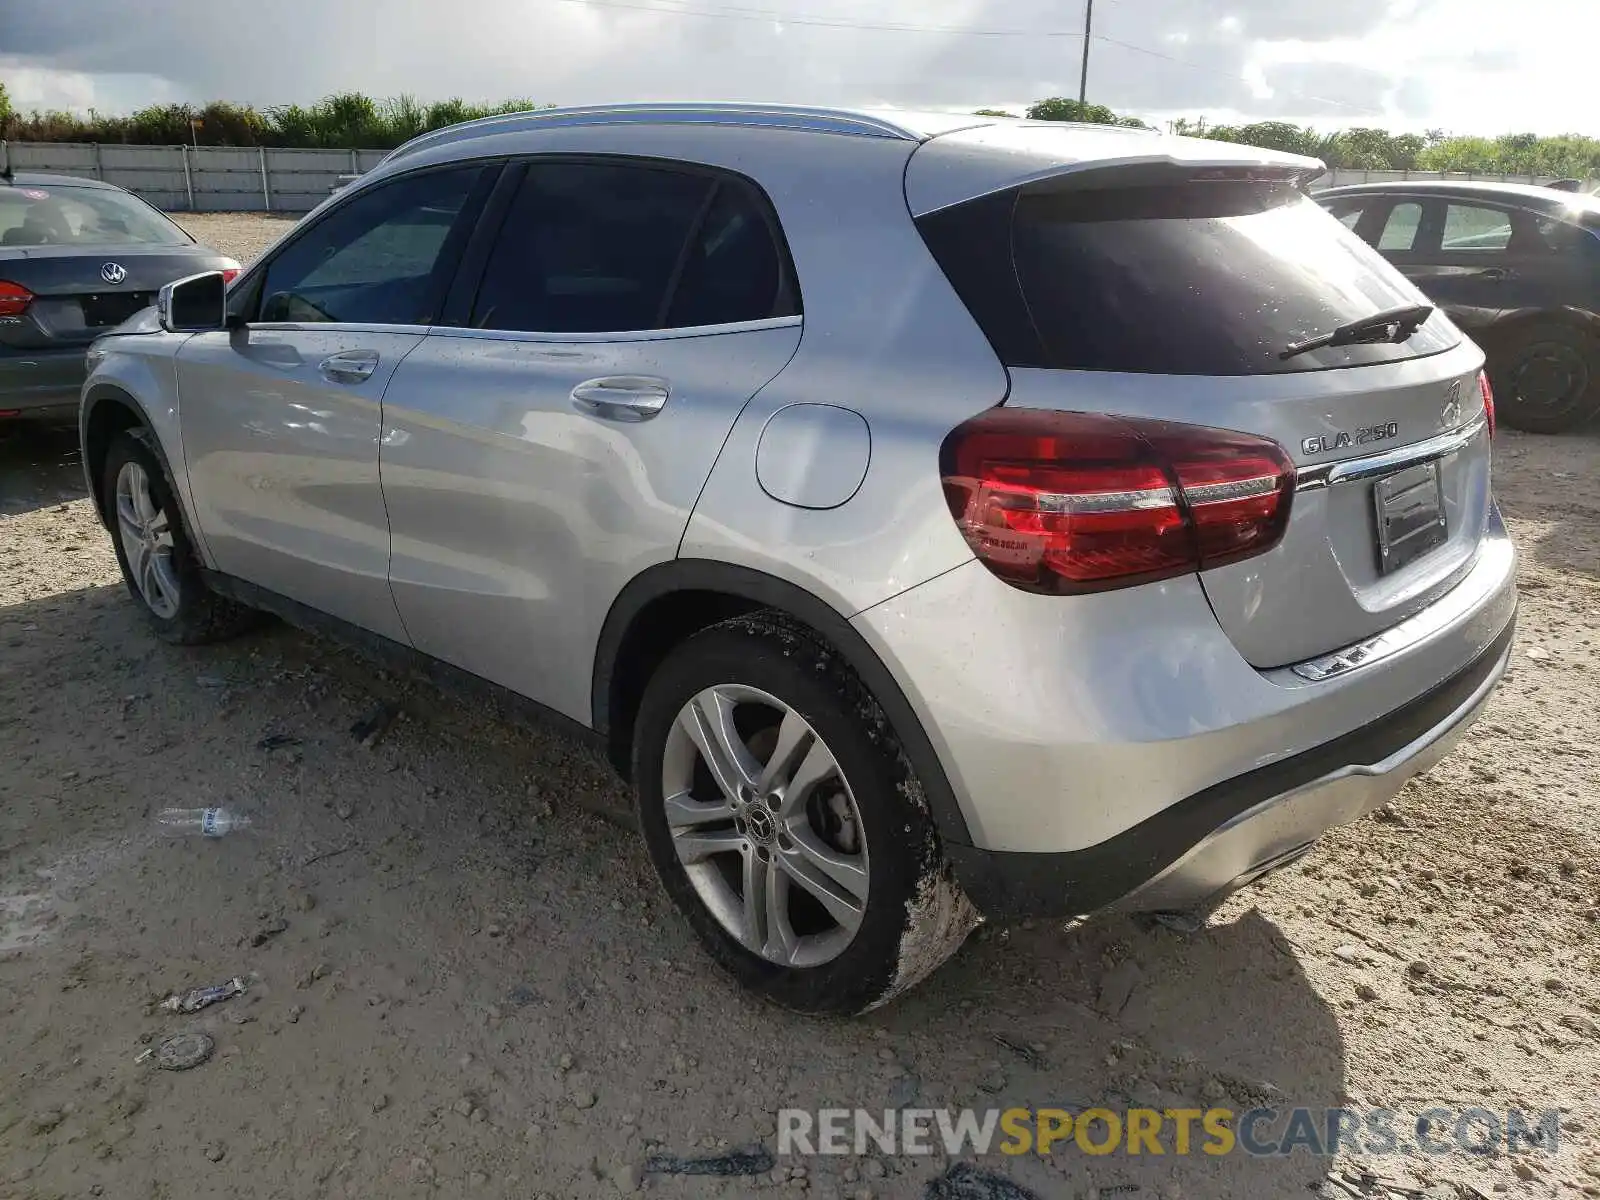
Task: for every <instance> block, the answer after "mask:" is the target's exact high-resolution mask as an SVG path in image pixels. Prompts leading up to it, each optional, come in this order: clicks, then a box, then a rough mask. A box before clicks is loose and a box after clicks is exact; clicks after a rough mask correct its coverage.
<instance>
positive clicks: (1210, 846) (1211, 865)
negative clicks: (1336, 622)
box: [947, 619, 1516, 918]
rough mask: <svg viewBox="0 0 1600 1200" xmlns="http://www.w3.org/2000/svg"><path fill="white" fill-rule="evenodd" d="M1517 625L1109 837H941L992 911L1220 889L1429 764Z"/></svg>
mask: <svg viewBox="0 0 1600 1200" xmlns="http://www.w3.org/2000/svg"><path fill="white" fill-rule="evenodd" d="M1515 632H1516V621H1515V619H1513V620H1512V621H1511V622H1510V623H1508V624H1507V625H1506V627H1505V629H1504V631H1503V632H1502V633H1501V634H1500V636H1499V637H1498V638H1496V639H1495V641H1494V642H1493V643H1492V644H1491V645H1490V646H1489V648H1488V649H1487V650H1485V651H1484V652H1483V653H1482V654H1481V655H1480V656H1479V657H1478V658H1477V660H1476V661H1474V662H1473V663H1471V664H1470V665H1468V666H1467V667H1466V668H1465V669H1463V670H1462V671H1461V672H1460V673H1458V674H1457V675H1455V676H1454V677H1453V678H1451V679H1447V680H1446V681H1445V682H1444V683H1442V684H1440V685H1438V686H1437V687H1435V688H1433V689H1432V690H1431V691H1429V692H1427V693H1425V694H1423V695H1422V696H1419V697H1418V698H1417V699H1416V700H1414V701H1412V702H1411V703H1410V704H1407V705H1406V706H1404V707H1403V708H1400V709H1398V710H1396V711H1395V712H1392V713H1389V714H1387V715H1385V716H1383V717H1380V718H1379V719H1378V720H1376V721H1374V722H1372V723H1371V724H1370V725H1366V726H1364V727H1363V728H1360V729H1357V730H1354V731H1353V732H1351V733H1348V734H1346V735H1344V736H1343V737H1340V738H1337V739H1335V740H1334V741H1331V742H1329V743H1327V744H1326V745H1323V746H1319V747H1317V748H1316V749H1314V750H1310V751H1307V752H1305V753H1302V754H1297V755H1295V756H1294V757H1292V758H1287V759H1282V760H1280V761H1278V762H1275V763H1273V764H1271V765H1270V766H1267V767H1262V768H1260V769H1259V770H1255V771H1251V772H1248V773H1247V774H1245V775H1241V776H1239V777H1238V778H1235V779H1230V780H1227V781H1226V782H1224V783H1220V784H1217V785H1216V786H1214V787H1210V788H1207V789H1206V790H1205V791H1203V792H1199V793H1197V794H1195V795H1193V796H1190V797H1189V798H1188V799H1186V800H1183V801H1180V802H1179V803H1178V804H1175V805H1173V806H1172V807H1171V808H1168V809H1164V810H1163V811H1161V812H1159V813H1157V814H1156V815H1154V816H1152V817H1149V818H1147V819H1146V820H1144V821H1141V822H1140V823H1139V824H1138V825H1135V826H1133V827H1132V828H1130V829H1128V830H1126V831H1125V832H1123V833H1121V834H1119V835H1118V836H1116V837H1114V838H1111V839H1110V840H1108V841H1106V842H1102V843H1100V844H1098V845H1095V846H1090V847H1087V848H1085V849H1083V850H1077V851H1068V852H1066V853H1058V854H1028V853H1017V852H1007V851H994V850H977V849H974V848H973V847H970V846H950V847H947V850H948V852H949V854H950V857H951V860H952V863H953V865H954V866H955V869H956V872H957V876H958V878H959V879H960V880H961V882H962V885H963V886H964V887H965V888H966V890H967V894H968V895H969V896H970V897H971V899H972V902H973V903H974V904H976V905H977V906H978V908H979V910H980V911H982V912H983V913H984V914H985V915H986V916H989V917H993V918H1010V917H1018V916H1052V917H1053V916H1080V915H1085V914H1088V913H1093V912H1096V911H1099V910H1103V909H1107V908H1113V909H1120V910H1126V911H1142V912H1149V911H1161V910H1171V909H1182V908H1190V907H1194V906H1197V905H1202V904H1205V903H1208V902H1211V901H1214V900H1217V899H1220V898H1221V897H1222V896H1225V895H1227V894H1228V893H1229V892H1231V891H1233V890H1235V889H1236V888H1238V887H1242V886H1244V885H1246V884H1248V883H1251V882H1253V881H1254V880H1256V879H1258V878H1260V877H1261V876H1262V875H1263V874H1265V873H1266V872H1268V871H1270V870H1272V869H1273V868H1275V867H1277V866H1280V865H1282V864H1284V863H1286V862H1289V861H1292V860H1293V859H1295V858H1297V857H1298V856H1299V855H1300V854H1301V853H1303V852H1304V851H1305V850H1306V849H1307V848H1308V847H1309V846H1310V844H1311V843H1312V842H1314V841H1315V840H1316V839H1317V838H1318V837H1320V836H1321V835H1322V834H1323V833H1325V832H1326V831H1327V830H1328V829H1330V828H1332V827H1334V826H1336V825H1343V824H1346V823H1348V822H1350V821H1354V820H1356V819H1357V818H1359V817H1361V816H1363V815H1364V814H1366V813H1369V812H1371V811H1372V810H1373V809H1375V808H1378V807H1379V806H1381V805H1383V804H1385V803H1387V802H1388V801H1389V800H1390V799H1392V798H1393V797H1394V795H1395V794H1396V793H1397V792H1399V790H1400V789H1401V787H1403V786H1404V785H1405V783H1406V781H1407V780H1409V779H1411V778H1412V777H1414V776H1416V775H1420V774H1421V773H1423V772H1424V771H1427V770H1428V769H1430V768H1431V767H1433V766H1434V765H1435V764H1436V763H1438V761H1439V760H1440V759H1442V758H1443V757H1444V756H1445V755H1446V754H1447V753H1449V751H1450V749H1451V747H1452V746H1454V745H1455V744H1456V742H1457V741H1458V740H1459V739H1460V738H1461V736H1462V734H1464V733H1465V732H1466V731H1467V729H1468V728H1469V727H1470V726H1471V724H1472V723H1473V721H1475V720H1476V719H1477V717H1478V714H1479V713H1480V712H1481V711H1482V709H1483V707H1484V705H1485V704H1487V703H1488V700H1489V695H1490V693H1491V692H1492V691H1493V690H1494V687H1495V685H1496V684H1497V683H1498V682H1499V681H1500V677H1501V676H1502V675H1503V674H1505V670H1506V664H1507V662H1508V661H1509V659H1510V655H1511V642H1512V638H1513V636H1514V635H1515Z"/></svg>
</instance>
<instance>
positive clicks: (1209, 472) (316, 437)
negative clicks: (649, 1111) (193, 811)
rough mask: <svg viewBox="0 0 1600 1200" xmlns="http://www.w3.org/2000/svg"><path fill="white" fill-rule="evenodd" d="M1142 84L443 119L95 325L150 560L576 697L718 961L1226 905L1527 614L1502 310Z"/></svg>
mask: <svg viewBox="0 0 1600 1200" xmlns="http://www.w3.org/2000/svg"><path fill="white" fill-rule="evenodd" d="M1319 169H1320V164H1317V163H1315V162H1313V161H1310V160H1307V159H1302V158H1296V157H1292V156H1287V155H1282V154H1276V153H1272V152H1268V151H1259V150H1255V149H1252V148H1249V147H1243V146H1232V145H1220V144H1213V143H1209V142H1204V141H1194V140H1187V139H1181V138H1172V137H1166V136H1161V135H1157V134H1153V133H1144V132H1137V131H1129V130H1124V129H1106V128H1098V127H1085V126H1074V125H1062V124H1036V123H1030V122H1024V121H1012V120H991V119H987V118H982V117H954V116H949V115H915V114H907V113H890V114H882V113H867V112H844V111H833V110H821V109H800V108H785V107H741V106H725V105H668V106H622V107H612V108H592V109H565V110H563V109H554V110H547V111H542V112H530V113H523V114H518V115H514V116H507V117H497V118H491V119H489V120H485V121H478V122H473V123H471V124H467V125H461V126H456V127H453V128H450V129H445V130H441V131H439V132H436V133H431V134H428V135H426V136H423V137H421V138H418V139H417V140H415V141H413V142H411V143H410V144H408V145H406V146H404V147H402V148H401V149H399V150H397V151H395V152H394V153H393V154H392V155H390V156H389V158H388V159H387V160H385V162H384V163H383V165H382V166H380V167H379V168H378V169H376V170H375V171H373V172H371V173H370V174H369V175H367V176H365V177H363V178H362V179H361V180H360V181H359V182H358V183H356V184H355V185H354V186H352V187H349V188H348V189H345V190H343V191H341V192H339V193H338V194H337V195H336V196H334V197H331V198H330V199H329V200H328V201H326V202H325V203H324V204H323V205H322V206H321V207H320V208H319V209H318V210H317V211H315V212H313V213H312V214H311V215H309V216H308V217H306V218H305V219H304V220H303V221H301V222H300V223H299V224H298V225H297V226H295V228H294V229H293V230H291V231H290V232H289V233H288V234H287V235H286V236H285V237H284V238H283V239H282V240H281V241H280V242H279V243H278V244H277V245H275V246H274V247H273V248H272V249H270V250H269V251H267V252H266V253H265V254H264V255H263V256H262V257H261V258H260V259H259V260H258V261H257V262H256V263H255V264H253V265H252V266H251V267H250V268H249V270H247V271H246V272H245V273H244V274H243V275H242V276H240V277H239V278H238V279H237V280H236V281H234V283H233V284H232V285H231V286H228V287H227V288H226V289H225V288H224V285H223V281H222V278H221V276H220V275H217V274H210V275H200V276H196V277H193V278H190V279H187V280H184V281H182V282H180V283H177V284H174V285H170V286H169V287H168V288H167V289H165V290H164V291H163V293H162V296H161V302H160V304H159V306H158V307H157V309H155V310H151V311H148V312H146V313H144V314H142V315H140V316H139V317H136V318H134V319H133V320H132V321H131V322H130V323H129V324H127V325H125V326H123V327H121V328H120V329H118V330H117V331H116V332H115V333H114V334H113V335H111V336H108V337H106V338H103V339H102V340H100V341H99V342H98V343H97V344H96V345H95V347H94V349H93V351H92V353H91V360H92V373H91V375H90V377H89V379H88V381H87V383H86V384H85V387H84V391H83V400H82V413H81V423H82V436H83V442H84V449H85V455H84V461H85V463H86V467H87V471H88V475H89V483H90V486H91V489H92V492H93V494H94V496H95V498H96V501H97V503H98V504H99V506H100V512H101V515H102V517H103V518H104V520H105V522H106V524H107V527H108V529H109V530H110V532H111V536H112V537H113V539H114V540H115V543H116V548H117V554H118V558H119V560H120V561H121V563H122V567H123V570H124V572H125V574H126V576H127V581H128V585H129V590H130V591H131V592H132V594H133V596H134V597H135V598H136V599H138V600H139V601H140V602H142V603H143V605H144V606H145V607H146V608H147V609H148V611H149V616H150V620H151V622H152V624H153V626H154V629H155V630H156V632H157V633H158V634H159V635H161V636H163V637H165V638H167V639H168V640H171V641H174V642H194V641H200V640H204V639H209V638H214V637H218V636H221V635H223V634H226V633H230V632H235V631H238V630H239V629H241V628H243V627H244V626H245V625H246V624H248V623H249V621H250V619H251V616H252V614H253V612H254V611H255V610H267V611H269V612H273V613H276V614H278V615H280V616H282V617H285V618H287V619H288V620H290V621H293V622H295V623H298V624H301V625H304V626H307V627H309V628H312V629H314V630H319V631H322V632H324V633H328V634H332V635H334V636H337V637H342V638H344V639H346V640H348V641H351V642H353V643H354V644H356V645H358V646H360V647H363V648H365V649H366V650H368V651H370V652H373V653H376V654H379V655H382V656H385V657H388V658H392V659H396V660H400V661H404V662H409V663H412V664H414V665H419V666H421V667H422V668H423V669H425V670H426V672H427V674H428V675H429V676H430V677H432V678H434V679H437V680H440V681H442V682H444V683H447V684H457V685H460V686H462V687H463V688H466V689H469V690H471V691H473V692H474V693H475V694H478V695H482V696H485V697H487V698H490V699H495V700H498V701H504V702H508V703H512V704H513V706H515V707H520V708H526V709H529V710H532V711H538V712H542V713H546V714H553V715H555V716H556V717H558V718H561V719H564V721H565V723H567V724H569V725H571V726H573V727H575V728H577V729H579V730H581V731H582V732H583V734H584V735H585V736H587V737H589V738H592V739H593V740H595V741H596V742H597V743H598V744H599V745H600V746H601V747H603V748H604V750H605V751H606V752H607V753H608V755H609V756H610V759H611V761H612V762H613V763H614V764H615V765H616V767H617V769H618V770H619V771H620V772H622V773H623V774H624V775H625V776H626V777H627V778H628V779H629V780H631V782H632V785H633V788H634V791H635V794H636V797H637V814H638V821H639V825H640V827H641V828H642V830H643V834H644V837H645V839H646V841H647V843H648V846H649V851H650V854H651V857H652V859H653V860H654V863H655V865H656V867H657V869H658V870H659V872H660V875H661V880H662V883H663V885H664V887H665V888H666V890H667V892H668V893H669V894H670V895H671V897H672V899H673V900H674V901H675V902H676V903H677V905H678V906H679V907H680V908H681V909H682V911H683V913H684V915H685V917H686V918H687V920H688V921H689V923H690V924H691V925H692V926H693V928H694V929H695V931H696V933H697V934H698V935H699V937H700V938H701V939H702V940H703V941H704V943H705V945H706V946H707V948H708V949H709V951H710V953H711V955H712V956H713V957H714V958H715V959H716V960H717V961H718V962H720V963H721V964H722V965H723V966H724V967H726V968H727V969H728V970H729V971H731V972H732V973H733V974H734V975H735V976H736V977H737V978H738V979H739V980H740V981H742V982H743V983H744V984H745V985H747V986H748V987H750V988H752V989H753V990H755V991H756V992H758V993H760V994H762V995H764V996H767V997H769V998H771V999H772V1000H775V1001H777V1002H778V1003H780V1004H784V1005H788V1006H790V1007H792V1008H796V1009H801V1010H805V1011H809V1012H834V1013H839V1012H857V1011H861V1010H863V1009H867V1008H870V1007H873V1006H874V1005H878V1004H881V1003H883V1002H884V1001H886V1000H888V999H889V998H891V997H893V996H894V995H896V994H897V993H898V992H900V991H902V990H903V989H905V988H907V987H909V986H910V985H912V984H914V983H915V982H917V981H918V980H919V979H921V978H922V977H924V976H925V975H927V974H928V973H929V972H930V971H932V970H933V969H934V968H935V967H936V966H938V964H939V963H940V962H942V961H943V960H944V959H945V958H946V957H948V956H949V955H950V954H951V953H952V952H953V951H954V950H955V948H956V947H957V946H958V945H959V944H960V943H961V941H962V939H963V938H964V937H965V936H966V934H967V933H968V931H969V930H970V929H971V928H972V926H973V925H974V924H975V923H976V922H977V921H979V920H980V919H981V918H982V917H990V918H1009V917H1015V916H1021V915H1036V916H1065V917H1076V916H1084V915H1089V914H1094V913H1097V912H1101V911H1105V910H1112V909H1123V910H1143V911H1161V910H1178V909H1195V908H1204V907H1205V906H1207V905H1209V904H1211V903H1213V902H1214V901H1215V900H1216V899H1217V898H1219V897H1221V896H1223V895H1225V894H1227V893H1228V892H1229V891H1231V890H1233V889H1235V888H1237V887H1240V886H1242V885H1244V884H1246V883H1248V882H1250V881H1251V880H1253V879H1255V878H1258V877H1259V876H1261V875H1262V874H1263V873H1265V872H1267V871H1269V870H1271V869H1272V868H1273V867H1275V866H1278V865H1280V864H1283V863H1285V862H1288V861H1290V860H1292V859H1294V858H1295V857H1297V856H1298V855H1300V854H1301V853H1303V852H1304V851H1305V850H1306V849H1307V848H1308V847H1310V846H1311V844H1312V843H1313V842H1314V841H1315V840H1316V839H1317V837H1318V836H1319V835H1320V834H1321V833H1323V832H1324V831H1325V830H1326V829H1328V828H1329V827H1331V826H1333V825H1336V824H1338V823H1341V822H1347V821H1351V820H1353V819H1355V818H1356V817H1359V816H1360V815H1361V814H1362V813H1365V812H1367V811H1369V810H1370V809H1372V808H1373V807H1374V806H1376V805H1379V804H1382V803H1383V802H1385V801H1386V800H1388V799H1389V798H1390V797H1392V796H1393V795H1394V794H1395V792H1396V791H1397V790H1398V789H1399V788H1400V786H1401V784H1402V783H1403V782H1404V781H1405V780H1406V779H1408V778H1409V777H1411V776H1413V775H1415V774H1417V773H1418V772H1420V771H1423V770H1426V769H1427V768H1428V767H1430V766H1431V765H1432V764H1433V763H1435V762H1436V761H1437V760H1438V759H1439V758H1440V757H1441V756H1442V755H1443V754H1444V753H1445V751H1446V750H1447V749H1448V747H1449V746H1450V745H1451V743H1452V742H1453V741H1454V739H1456V738H1457V737H1459V736H1460V735H1461V733H1462V732H1463V731H1464V730H1465V729H1466V727H1467V726H1468V725H1469V724H1470V723H1471V721H1472V720H1473V718H1474V717H1475V716H1476V715H1477V714H1478V712H1479V711H1480V710H1481V708H1482V706H1483V705H1484V703H1485V701H1486V699H1487V697H1488V695H1489V692H1490V690H1491V689H1492V688H1493V687H1494V685H1495V683H1496V682H1497V680H1498V679H1499V677H1500V675H1501V673H1502V672H1503V671H1504V669H1505V664H1506V660H1507V654H1508V647H1509V643H1510V641H1511V637H1512V630H1513V622H1514V616H1515V607H1516V594H1515V588H1514V582H1513V574H1514V566H1515V554H1514V551H1513V549H1512V546H1511V543H1510V541H1509V540H1508V538H1507V535H1506V531H1505V528H1504V526H1503V524H1502V523H1501V520H1500V517H1499V514H1498V512H1497V510H1496V508H1495V506H1494V503H1493V501H1492V499H1491V497H1490V487H1489V447H1490V438H1491V435H1492V433H1493V406H1492V398H1491V395H1490V392H1489V389H1488V387H1487V385H1486V384H1485V382H1484V378H1483V374H1482V366H1483V356H1482V355H1481V354H1480V352H1479V351H1478V349H1477V347H1475V346H1474V345H1472V344H1471V343H1470V342H1468V341H1467V340H1466V339H1464V338H1463V337H1462V336H1461V334H1460V332H1459V331H1458V330H1457V329H1456V328H1455V327H1454V326H1453V325H1452V324H1451V323H1450V321H1449V320H1448V319H1447V318H1446V317H1445V316H1444V314H1442V313H1440V312H1437V311H1435V310H1434V309H1433V308H1432V307H1431V306H1430V305H1429V304H1428V303H1427V301H1426V300H1425V299H1424V297H1423V296H1422V295H1421V294H1420V293H1419V292H1418V291H1416V289H1415V288H1413V287H1412V286H1411V285H1410V284H1409V283H1407V282H1406V281H1405V280H1404V279H1403V278H1402V277H1401V276H1399V275H1398V274H1396V273H1395V271H1394V270H1393V269H1392V268H1390V267H1389V266H1388V265H1387V264H1386V263H1385V262H1384V261H1383V260H1382V259H1381V258H1380V257H1378V255H1377V254H1376V253H1375V252H1374V251H1373V250H1371V249H1370V248H1368V247H1367V245H1366V244H1365V243H1363V242H1362V241H1361V240H1360V239H1358V238H1356V237H1355V236H1354V235H1353V234H1351V233H1349V232H1348V231H1347V230H1345V229H1344V228H1343V227H1342V226H1341V225H1340V224H1339V222H1338V221H1336V220H1335V219H1334V218H1332V217H1330V216H1328V215H1327V214H1326V213H1325V212H1323V211H1322V210H1321V209H1320V208H1319V207H1318V206H1317V205H1316V204H1315V203H1314V202H1313V201H1312V200H1310V199H1309V198H1308V197H1307V196H1306V195H1305V194H1304V191H1303V185H1304V183H1305V181H1306V180H1307V179H1309V178H1311V177H1312V176H1313V175H1314V174H1315V173H1316V172H1317V171H1318V170H1319Z"/></svg>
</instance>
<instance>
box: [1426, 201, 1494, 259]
mask: <svg viewBox="0 0 1600 1200" xmlns="http://www.w3.org/2000/svg"><path fill="white" fill-rule="evenodd" d="M1511 234H1512V229H1511V214H1510V213H1508V212H1506V211H1505V210H1504V209H1500V208H1481V207H1479V206H1478V205H1476V204H1447V205H1446V206H1445V210H1444V235H1443V237H1442V238H1441V239H1440V247H1439V248H1440V249H1441V250H1448V251H1450V252H1451V253H1452V254H1455V253H1459V252H1461V251H1471V250H1482V251H1484V252H1485V253H1493V252H1496V251H1502V250H1505V249H1507V248H1508V247H1509V246H1510V245H1511Z"/></svg>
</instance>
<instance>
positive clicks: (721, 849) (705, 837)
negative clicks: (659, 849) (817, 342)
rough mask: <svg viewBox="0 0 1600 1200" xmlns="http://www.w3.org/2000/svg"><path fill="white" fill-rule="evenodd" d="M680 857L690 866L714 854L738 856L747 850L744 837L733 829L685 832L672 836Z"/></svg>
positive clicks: (691, 830) (690, 830)
mask: <svg viewBox="0 0 1600 1200" xmlns="http://www.w3.org/2000/svg"><path fill="white" fill-rule="evenodd" d="M672 844H673V845H674V846H676V847H677V848H678V857H679V858H680V859H681V860H683V863H684V865H686V866H688V865H691V864H694V863H698V862H704V861H705V860H706V859H708V858H710V857H711V856H712V855H713V854H737V853H739V852H740V851H741V850H743V849H744V848H745V844H746V843H745V839H744V835H743V834H741V833H738V832H736V831H735V830H732V829H712V830H694V829H689V830H685V831H684V832H682V833H675V834H673V835H672Z"/></svg>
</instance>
